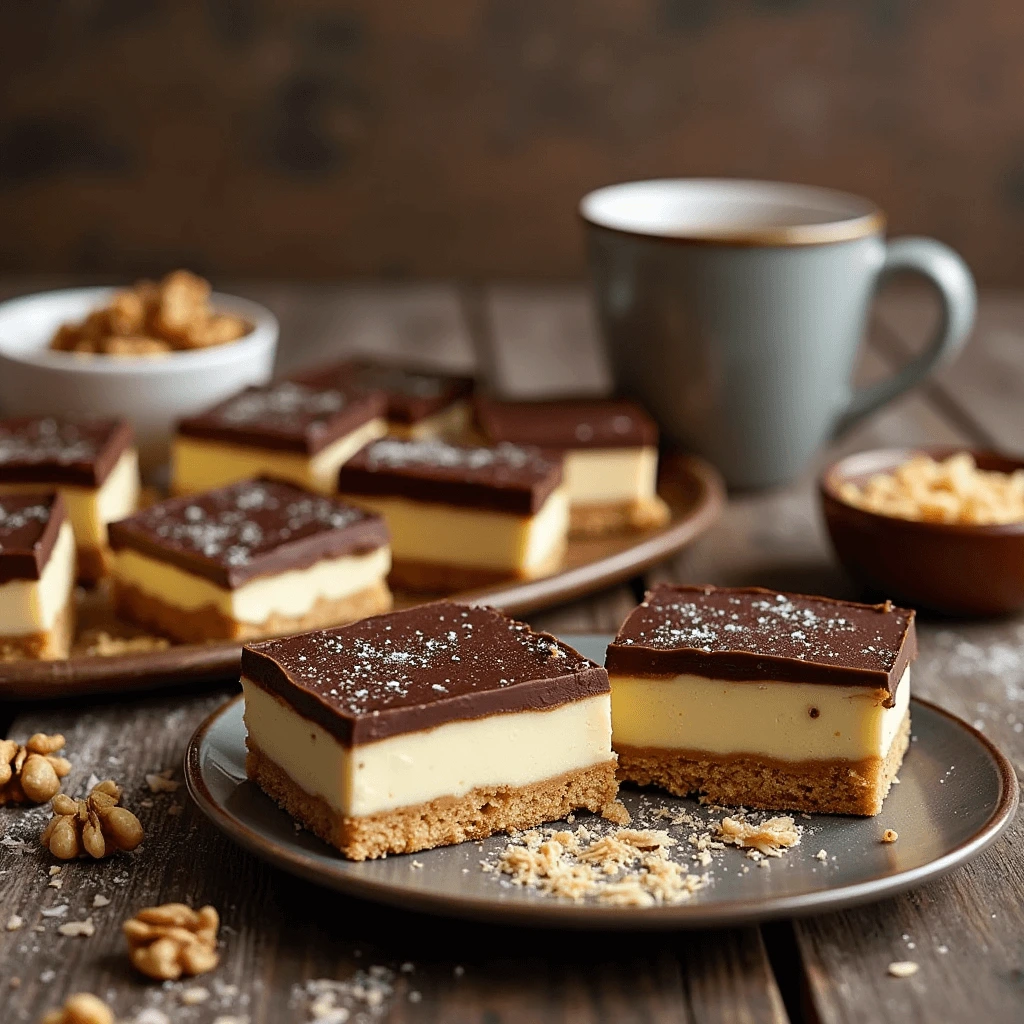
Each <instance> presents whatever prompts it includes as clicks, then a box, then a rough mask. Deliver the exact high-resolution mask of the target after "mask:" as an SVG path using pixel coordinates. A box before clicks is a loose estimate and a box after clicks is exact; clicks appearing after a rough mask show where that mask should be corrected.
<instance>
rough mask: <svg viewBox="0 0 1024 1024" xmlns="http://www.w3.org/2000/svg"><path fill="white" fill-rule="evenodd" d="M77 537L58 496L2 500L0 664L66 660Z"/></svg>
mask: <svg viewBox="0 0 1024 1024" xmlns="http://www.w3.org/2000/svg"><path fill="white" fill-rule="evenodd" d="M74 597H75V534H74V531H73V530H72V528H71V523H70V522H69V521H68V517H67V514H66V512H65V507H64V500H63V498H61V496H60V495H59V494H53V493H49V494H6V495H0V661H7V660H13V659H16V658H37V659H39V660H42V661H52V660H54V659H57V658H66V657H67V656H68V653H69V651H70V650H71V640H72V637H73V636H74V633H75V600H74Z"/></svg>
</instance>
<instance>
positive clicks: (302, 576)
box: [113, 546, 391, 625]
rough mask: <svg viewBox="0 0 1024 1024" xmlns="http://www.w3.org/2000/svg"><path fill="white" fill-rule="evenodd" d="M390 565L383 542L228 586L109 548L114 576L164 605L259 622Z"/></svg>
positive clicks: (330, 596) (344, 592)
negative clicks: (208, 610)
mask: <svg viewBox="0 0 1024 1024" xmlns="http://www.w3.org/2000/svg"><path fill="white" fill-rule="evenodd" d="M390 569H391V552H390V550H389V549H388V548H387V547H386V546H385V547H381V548H377V549H376V550H375V551H370V552H368V553H366V554H362V555H345V556H343V557H341V558H325V559H323V560H321V561H319V562H316V563H314V564H313V565H311V566H309V567H308V568H306V569H288V570H287V571H285V572H280V573H276V574H275V575H273V576H261V577H259V578H257V579H254V580H251V581H250V582H249V583H245V584H243V585H242V586H240V587H237V588H235V589H234V590H229V589H228V588H226V587H221V586H218V585H217V584H216V583H214V582H213V581H212V580H209V579H207V578H206V577H205V576H198V575H196V574H195V573H191V572H188V571H187V570H185V569H182V568H180V567H179V566H177V565H172V564H171V563H170V562H162V561H160V560H159V559H156V558H151V557H149V556H148V555H143V554H140V553H139V552H138V551H135V550H133V549H132V548H122V549H121V550H120V551H117V552H115V553H114V570H113V571H114V577H115V579H117V580H119V581H120V582H122V583H126V584H128V585H129V586H133V587H136V588H138V589H139V590H141V591H142V592H143V593H144V594H147V595H149V596H150V597H155V598H159V599H160V600H161V601H163V602H164V603H165V604H169V605H172V606H173V607H175V608H181V609H184V610H185V611H189V612H194V611H197V610H199V609H201V608H210V607H213V608H216V609H217V611H219V612H220V613H221V614H222V615H225V616H227V617H228V618H231V619H234V621H235V622H246V623H251V624H253V625H259V624H260V623H262V622H266V621H267V619H268V618H270V616H271V615H287V616H289V617H298V616H300V615H305V614H306V613H307V612H309V611H310V610H311V609H312V607H313V605H314V604H316V602H317V601H318V600H320V599H321V598H323V599H326V600H339V599H340V598H343V597H349V596H350V595H352V594H357V593H359V591H361V590H365V589H366V588H367V587H370V586H373V585H374V584H375V583H377V582H379V581H380V580H382V579H383V578H384V577H385V576H386V575H387V574H388V572H389V570H390Z"/></svg>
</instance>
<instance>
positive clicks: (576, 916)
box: [185, 636, 1018, 928]
mask: <svg viewBox="0 0 1024 1024" xmlns="http://www.w3.org/2000/svg"><path fill="white" fill-rule="evenodd" d="M609 639H610V638H609V637H606V636H584V637H581V636H575V637H574V636H569V637H566V640H567V641H568V642H569V643H571V644H572V645H573V646H574V647H576V648H577V649H579V650H580V651H582V652H583V653H584V654H586V655H588V656H589V657H591V658H593V659H594V660H595V661H598V662H603V661H604V651H605V647H606V646H607V643H608V641H609ZM911 714H912V719H913V743H912V744H911V747H910V751H909V752H908V754H907V757H906V760H905V761H904V764H903V768H902V770H901V771H900V780H901V781H900V785H898V786H893V788H892V791H891V792H890V794H889V797H888V799H887V800H886V802H885V807H884V808H883V810H882V813H881V814H879V815H878V816H877V817H876V818H868V819H864V818H846V817H832V816H828V815H816V816H813V817H811V818H808V819H801V818H799V817H798V819H797V820H798V821H800V822H801V823H802V824H803V825H804V826H805V834H804V837H803V840H802V842H801V844H800V845H799V846H797V847H795V848H793V849H791V850H790V851H789V852H788V853H787V854H786V855H785V856H784V857H782V858H780V859H777V860H772V861H771V863H770V866H769V867H767V868H758V867H756V866H755V865H754V864H752V862H751V861H749V860H747V859H746V858H745V857H744V856H743V854H742V853H741V852H740V851H738V850H734V849H727V850H725V851H722V852H721V853H719V854H717V855H716V858H715V863H714V865H713V866H712V867H711V868H710V869H709V870H710V872H711V875H712V879H713V880H712V883H711V885H709V886H708V887H707V888H705V889H702V890H701V891H699V892H697V893H696V894H695V895H694V896H693V897H692V898H691V899H690V900H689V901H688V902H686V903H682V904H676V905H674V906H660V907H652V908H649V909H638V908H635V907H610V906H605V905H601V904H597V903H590V902H583V903H572V902H568V901H563V900H557V899H554V898H553V897H550V896H545V895H542V894H539V893H537V892H536V891H534V890H532V889H526V888H520V887H517V886H513V885H511V884H510V883H509V882H507V881H504V880H502V879H501V878H499V877H497V876H495V875H493V874H487V873H485V872H483V871H481V870H480V860H481V858H483V857H486V856H487V855H488V854H493V853H495V852H497V851H499V850H501V849H503V848H504V846H505V844H506V842H507V837H505V836H504V835H501V836H494V837H492V838H490V839H488V840H485V841H484V842H483V844H477V843H464V844H462V845H461V846H449V847H445V848H443V849H439V850H430V851H427V852H424V853H417V854H415V857H413V856H398V857H396V856H392V857H388V858H387V859H386V860H377V861H367V862H364V863H354V862H351V861H346V860H344V859H343V858H342V857H341V856H340V855H339V854H338V853H336V852H334V851H333V850H332V849H331V848H330V847H328V846H327V845H326V844H324V843H322V842H321V841H320V840H319V839H317V838H316V837H315V836H313V835H311V834H310V833H308V832H304V831H299V832H296V831H295V829H294V827H293V825H292V821H291V819H290V818H289V817H288V816H287V815H286V814H285V813H284V812H283V811H281V810H279V809H278V808H277V806H276V805H275V804H274V803H272V802H271V800H270V799H269V798H268V797H266V796H264V794H263V793H262V792H261V791H260V790H259V789H257V788H256V786H255V785H254V784H253V783H251V782H248V781H246V778H245V729H244V727H243V724H242V703H241V698H238V699H236V700H234V701H232V702H231V703H229V704H227V705H225V706H224V707H223V708H221V709H220V710H219V711H217V712H215V713H214V714H213V715H211V716H210V718H208V719H207V720H206V721H205V722H204V723H203V724H202V725H201V726H200V727H199V729H198V730H197V731H196V734H195V736H193V737H192V741H191V743H190V744H189V749H188V753H187V755H186V762H185V777H186V779H187V781H188V788H189V792H190V793H191V794H192V797H193V798H194V799H195V801H196V802H197V803H198V804H199V806H200V807H201V808H202V809H203V811H204V812H205V813H206V814H207V815H208V816H209V817H210V818H211V819H212V820H213V822H214V824H216V825H217V826H218V827H219V828H221V829H223V831H224V832H226V833H227V834H228V835H229V836H231V837H232V838H233V839H235V840H236V841H237V842H238V843H240V844H241V845H242V846H244V847H246V848H247V849H249V850H251V851H252V852H253V853H255V854H257V855H258V856H260V857H263V858H265V859H266V860H268V861H270V862H271V863H273V864H276V865H278V866H279V867H282V868H284V869H285V870H286V871H291V872H293V873H294V874H297V875H301V876H302V877H304V878H308V879H310V880H312V881H314V882H318V883H320V884H322V885H326V886H330V887H331V888H333V889H339V890H341V891H342V892H346V893H349V894H350V895H353V896H361V897H364V898H366V899H371V900H380V901H382V902H385V903H391V904H394V905H396V906H399V907H405V908H409V909H417V910H424V911H430V912H434V913H441V914H449V915H457V916H462V917H472V918H478V919H481V920H489V921H495V922H501V921H504V922H515V923H520V924H532V925H544V926H549V927H568V928H703V927H711V926H717V925H734V924H737V923H740V922H749V921H760V920H765V919H768V918H771V917H780V916H787V917H788V916H793V915H795V914H806V913H818V912H822V911H826V910H835V909H837V908H839V907H846V906H850V905H852V904H856V903H864V902H867V901H869V900H877V899H880V898H882V897H884V896H889V895H892V894H893V893H896V892H900V891H902V890H904V889H909V888H911V887H913V886H917V885H920V884H921V883H923V882H925V881H926V880H928V879H931V878H935V877H937V876H938V875H941V874H943V873H945V872H947V871H950V870H951V869H952V868H955V867H957V866H958V865H960V864H963V863H965V862H966V861H968V860H970V859H971V858H972V857H976V856H977V855H978V854H979V853H980V852H981V851H982V850H983V849H984V848H985V847H986V846H988V845H989V844H990V843H991V842H993V840H995V838H996V837H997V836H998V835H999V833H1000V832H1002V830H1003V829H1004V828H1005V827H1006V826H1007V824H1008V823H1009V822H1010V820H1011V819H1012V817H1013V814H1014V811H1015V810H1016V807H1017V799H1018V789H1017V779H1016V776H1015V774H1014V772H1013V768H1012V767H1011V765H1010V763H1009V762H1008V761H1007V760H1006V758H1005V757H1004V756H1003V755H1002V754H1001V753H1000V752H999V751H998V750H997V749H996V748H995V747H994V746H993V745H992V744H991V743H990V742H989V741H988V740H987V739H986V738H985V737H984V736H982V735H981V733H979V732H977V731H975V730H974V729H972V728H971V727H970V726H969V725H967V724H966V723H964V722H962V721H960V720H959V719H957V718H955V717H953V716H952V715H950V714H948V713H947V712H945V711H943V710H941V709H940V708H938V707H936V706H935V705H933V704H929V703H926V702H925V701H914V702H913V707H912V711H911ZM622 799H623V801H624V803H625V804H626V806H627V808H629V810H630V812H631V813H632V814H633V817H634V821H635V822H637V820H638V819H639V823H641V824H643V823H644V819H647V820H648V822H649V823H650V824H651V825H652V826H653V827H665V825H664V822H657V821H654V820H653V817H652V815H653V812H654V810H655V809H656V808H658V807H663V806H667V807H669V808H675V807H679V808H680V809H685V810H687V811H689V812H691V813H699V814H703V815H705V816H707V817H710V815H709V814H708V812H705V811H704V810H703V809H701V808H699V807H698V805H697V803H696V801H694V800H679V799H677V798H675V797H670V796H666V795H664V794H662V793H660V792H657V791H651V792H646V793H645V792H641V791H639V790H632V789H629V788H627V789H624V790H623V793H622ZM578 820H580V821H586V816H585V815H580V817H579V819H578ZM887 828H893V829H896V831H897V832H898V833H899V840H898V842H896V843H892V844H888V845H887V844H883V843H881V842H880V841H879V837H880V836H881V834H882V832H883V831H884V830H885V829H887ZM669 831H672V829H671V828H669ZM680 834H681V835H683V836H685V832H683V833H680ZM822 849H823V850H825V851H826V852H827V854H828V859H827V860H826V861H824V862H823V861H820V860H818V859H817V858H816V856H815V855H816V854H817V852H818V851H819V850H822ZM414 859H415V860H416V861H417V862H419V863H420V864H422V865H423V866H422V868H414V867H413V864H412V862H413V860H414ZM744 869H746V870H744Z"/></svg>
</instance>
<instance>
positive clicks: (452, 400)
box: [292, 358, 474, 440]
mask: <svg viewBox="0 0 1024 1024" xmlns="http://www.w3.org/2000/svg"><path fill="white" fill-rule="evenodd" d="M292 379H293V380H297V381H301V382H303V383H305V384H311V385H314V386H319V387H340V388H346V389H350V390H353V391H357V392H366V391H379V392H382V393H383V395H384V398H385V401H386V402H387V418H388V433H389V434H391V435H392V436H393V437H404V438H412V439H422V438H429V437H446V438H449V439H452V440H454V439H457V438H458V437H459V436H461V435H462V434H463V433H464V432H465V431H466V429H467V428H468V427H469V423H470V420H471V418H472V409H471V405H470V396H471V395H472V393H473V383H474V382H473V378H472V377H458V376H452V375H450V374H442V373H436V372H432V371H430V370H423V369H414V368H412V367H406V366H399V365H397V364H395V363H388V362H382V361H378V360H373V359H366V358H357V359H349V360H346V361H345V362H342V363H336V364H335V365H333V366H327V367H319V368H314V369H312V370H307V371H305V372H304V373H300V374H296V375H295V376H294V377H293V378H292Z"/></svg>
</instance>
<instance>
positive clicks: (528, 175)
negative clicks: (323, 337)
mask: <svg viewBox="0 0 1024 1024" xmlns="http://www.w3.org/2000/svg"><path fill="white" fill-rule="evenodd" d="M1022 55H1024V10H1022V8H1021V4H1020V2H1019V0H983V2H978V0H926V2H912V0H735V2H729V0H590V2H569V0H425V2H421V3H411V2H398V0H378V2H349V3H344V2H333V3H332V2H327V0H320V2H317V0H205V2H197V3H192V2H187V3H182V2H174V0H63V2H59V3H58V2H57V0H33V2H31V3H7V4H4V5H2V7H0V80H2V86H0V88H2V92H0V272H7V273H36V272H41V273H49V272H61V273H63V272H77V273H87V274H116V275H122V276H123V275H125V274H133V273H153V272H159V271H162V270H165V269H167V268H168V267H170V266H173V265H186V266H189V267H192V268H194V269H196V270H198V271H201V272H205V273H207V274H210V275H213V276H214V277H219V276H238V275H257V276H267V277H271V276H272V277H278V278H319V279H330V278H338V277H343V276H351V275H375V276H380V275H387V276H394V277H402V276H410V277H450V276H459V277H468V278H476V277H506V278H531V279H538V278H540V279H543V278H551V279H559V278H567V277H572V276H577V275H579V274H581V273H582V270H583V250H582V245H581V232H580V230H579V228H578V225H577V222H576V219H575V207H576V202H577V200H578V199H579V197H580V195H581V194H582V193H584V192H585V191H587V190H588V189H590V188H592V187H594V186H597V185H600V184H604V183H608V182H613V181H618V180H622V179H627V178H640V177H647V176H657V175H749V176H758V177H768V178H780V179H791V180H794V181H800V182H812V183H817V184H825V185H832V186H837V187H840V188H844V189H849V190H852V191H856V192H859V193H863V194H865V195H868V196H871V197H873V198H874V199H876V200H877V201H879V202H880V203H881V204H882V205H883V206H884V207H885V208H886V209H887V211H888V212H889V215H890V225H891V232H892V233H894V234H895V233H906V232H914V233H922V234H931V235H935V236H937V237H939V238H941V239H943V240H945V241H947V242H949V243H950V244H951V245H953V246H955V247H956V248H958V249H959V250H960V251H961V252H962V253H963V255H964V256H965V257H966V258H967V260H968V262H969V263H970V264H971V265H972V267H973V269H974V270H975V272H976V274H977V275H978V277H979V280H980V281H981V282H982V283H984V284H1000V285H1022V284H1024V246H1022V244H1021V243H1022V240H1024V233H1022V229H1024V102H1022V101H1024V59H1022Z"/></svg>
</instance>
